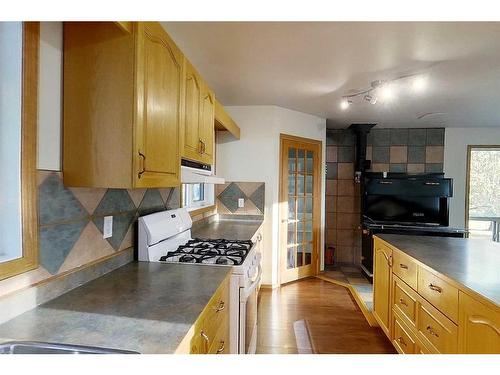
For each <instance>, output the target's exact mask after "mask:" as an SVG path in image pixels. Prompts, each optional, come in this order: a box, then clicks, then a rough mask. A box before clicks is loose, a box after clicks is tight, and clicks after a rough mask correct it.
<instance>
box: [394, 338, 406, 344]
mask: <svg viewBox="0 0 500 375" xmlns="http://www.w3.org/2000/svg"><path fill="white" fill-rule="evenodd" d="M396 341H397V342H399V343H400V344H401V345H403V346H406V342H405V340H403V338H402V337H401V336H399V337H398V338H397V339H396Z"/></svg>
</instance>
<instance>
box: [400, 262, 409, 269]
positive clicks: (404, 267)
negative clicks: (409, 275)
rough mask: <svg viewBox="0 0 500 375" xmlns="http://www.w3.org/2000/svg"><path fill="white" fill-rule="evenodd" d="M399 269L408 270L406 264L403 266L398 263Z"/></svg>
mask: <svg viewBox="0 0 500 375" xmlns="http://www.w3.org/2000/svg"><path fill="white" fill-rule="evenodd" d="M399 267H401V268H402V269H404V270H407V269H408V266H407V265H406V264H403V263H399Z"/></svg>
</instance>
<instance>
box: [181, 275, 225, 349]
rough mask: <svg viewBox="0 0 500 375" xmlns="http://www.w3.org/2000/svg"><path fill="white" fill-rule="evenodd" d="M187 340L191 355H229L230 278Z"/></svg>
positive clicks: (217, 292) (216, 293)
mask: <svg viewBox="0 0 500 375" xmlns="http://www.w3.org/2000/svg"><path fill="white" fill-rule="evenodd" d="M187 339H188V340H189V353H190V354H229V348H230V342H229V276H228V277H227V278H226V280H225V281H224V282H223V283H222V284H221V286H220V287H219V288H218V289H217V291H216V292H215V294H214V295H213V296H212V298H211V299H210V302H209V303H208V304H207V306H206V307H205V309H203V312H202V313H201V314H200V316H199V317H198V319H197V320H196V323H195V324H194V329H193V330H192V331H191V334H190V335H189V337H188V338H187ZM181 352H182V351H181Z"/></svg>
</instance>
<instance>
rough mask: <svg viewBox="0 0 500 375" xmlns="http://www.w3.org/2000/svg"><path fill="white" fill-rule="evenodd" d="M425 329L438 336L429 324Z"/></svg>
mask: <svg viewBox="0 0 500 375" xmlns="http://www.w3.org/2000/svg"><path fill="white" fill-rule="evenodd" d="M426 330H427V331H428V332H429V333H430V334H431V335H432V336H436V337H439V335H438V334H437V333H436V332H434V330H433V329H432V327H431V326H427V328H426Z"/></svg>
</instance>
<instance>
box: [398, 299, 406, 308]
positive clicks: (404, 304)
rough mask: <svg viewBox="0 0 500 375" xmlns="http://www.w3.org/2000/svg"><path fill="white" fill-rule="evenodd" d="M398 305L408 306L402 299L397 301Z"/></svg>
mask: <svg viewBox="0 0 500 375" xmlns="http://www.w3.org/2000/svg"><path fill="white" fill-rule="evenodd" d="M399 303H400V304H402V305H403V306H408V304H407V303H406V301H405V300H404V299H402V298H400V299H399Z"/></svg>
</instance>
